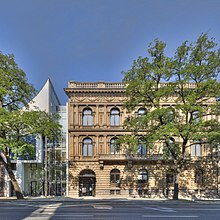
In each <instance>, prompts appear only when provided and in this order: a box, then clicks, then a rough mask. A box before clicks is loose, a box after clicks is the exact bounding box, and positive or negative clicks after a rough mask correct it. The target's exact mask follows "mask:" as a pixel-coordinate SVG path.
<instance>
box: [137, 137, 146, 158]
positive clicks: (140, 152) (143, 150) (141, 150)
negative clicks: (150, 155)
mask: <svg viewBox="0 0 220 220" xmlns="http://www.w3.org/2000/svg"><path fill="white" fill-rule="evenodd" d="M146 153H147V150H146V145H145V144H144V143H143V141H142V140H139V142H138V152H137V154H138V155H146Z"/></svg>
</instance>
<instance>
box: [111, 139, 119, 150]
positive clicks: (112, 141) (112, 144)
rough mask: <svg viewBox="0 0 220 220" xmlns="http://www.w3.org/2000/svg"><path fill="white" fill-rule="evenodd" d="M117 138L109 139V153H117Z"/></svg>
mask: <svg viewBox="0 0 220 220" xmlns="http://www.w3.org/2000/svg"><path fill="white" fill-rule="evenodd" d="M116 140H117V138H112V139H111V141H110V153H111V154H119V146H118V145H117V144H116Z"/></svg>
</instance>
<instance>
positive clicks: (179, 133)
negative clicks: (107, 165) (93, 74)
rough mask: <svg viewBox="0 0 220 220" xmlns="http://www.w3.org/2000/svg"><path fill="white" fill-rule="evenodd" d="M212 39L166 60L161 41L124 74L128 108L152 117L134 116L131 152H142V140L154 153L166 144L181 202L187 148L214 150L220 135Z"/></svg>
mask: <svg viewBox="0 0 220 220" xmlns="http://www.w3.org/2000/svg"><path fill="white" fill-rule="evenodd" d="M216 46H217V44H216V43H215V42H214V39H209V37H208V35H207V33H204V34H201V35H200V36H199V37H198V39H197V40H196V42H193V43H189V42H187V41H185V42H183V43H182V45H180V46H179V47H178V48H177V49H176V51H175V54H174V56H173V57H168V56H166V55H165V48H166V44H165V43H164V42H162V41H159V40H158V39H156V40H155V41H154V43H151V44H150V45H149V47H148V56H147V57H144V58H143V57H139V58H138V59H137V60H135V61H134V62H133V65H132V67H131V69H130V70H128V71H127V72H123V73H124V79H123V81H124V82H125V83H126V84H127V86H126V95H127V97H128V99H127V101H126V103H125V107H126V108H127V109H128V110H129V112H130V113H132V112H133V111H134V110H137V109H138V108H140V107H144V108H145V109H146V113H145V114H144V115H142V116H141V117H140V115H139V116H137V115H135V114H131V115H132V116H131V117H129V118H128V119H127V120H126V121H125V123H124V125H125V128H126V129H128V130H130V131H131V132H132V134H131V135H127V136H124V137H123V138H122V140H121V141H122V142H123V143H124V145H125V146H126V147H130V146H131V144H130V143H131V142H132V148H133V149H137V144H138V136H140V135H141V137H142V141H144V142H145V144H146V146H147V147H148V148H153V147H154V145H155V142H158V141H160V142H163V143H164V151H163V154H164V155H163V157H164V158H170V162H172V163H173V164H172V165H173V168H174V169H173V170H174V195H173V199H178V191H179V190H178V189H179V177H180V173H181V172H182V171H183V170H184V169H185V165H186V163H187V148H189V147H190V146H191V145H193V141H195V140H196V141H197V142H198V143H199V144H206V145H207V144H210V145H211V143H212V142H214V141H216V140H217V139H218V140H219V137H220V131H219V126H218V123H217V121H216V117H211V116H213V115H219V112H220V111H219V109H220V105H219V102H218V101H217V98H218V97H220V83H219V81H218V76H219V72H220V50H219V49H216Z"/></svg>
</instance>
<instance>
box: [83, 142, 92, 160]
mask: <svg viewBox="0 0 220 220" xmlns="http://www.w3.org/2000/svg"><path fill="white" fill-rule="evenodd" d="M82 151H83V152H82V153H83V156H92V140H91V139H90V138H85V139H84V140H83V149H82Z"/></svg>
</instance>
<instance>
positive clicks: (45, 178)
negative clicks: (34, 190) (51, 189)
mask: <svg viewBox="0 0 220 220" xmlns="http://www.w3.org/2000/svg"><path fill="white" fill-rule="evenodd" d="M44 154H45V158H44V195H45V197H47V191H48V183H47V182H48V177H47V169H48V166H47V137H45V148H44Z"/></svg>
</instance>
